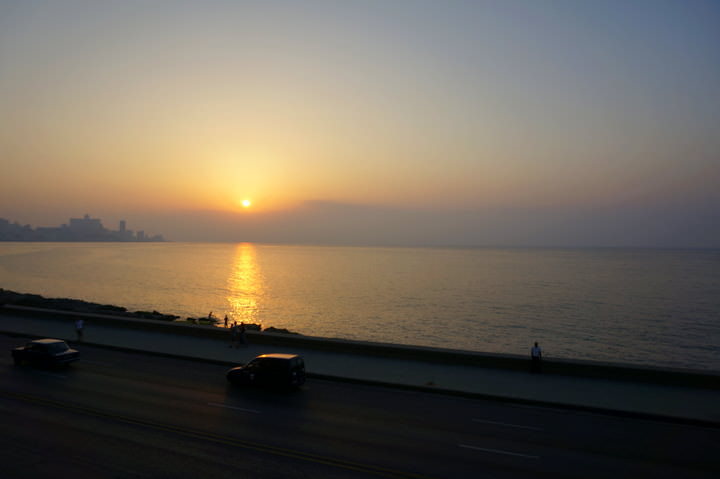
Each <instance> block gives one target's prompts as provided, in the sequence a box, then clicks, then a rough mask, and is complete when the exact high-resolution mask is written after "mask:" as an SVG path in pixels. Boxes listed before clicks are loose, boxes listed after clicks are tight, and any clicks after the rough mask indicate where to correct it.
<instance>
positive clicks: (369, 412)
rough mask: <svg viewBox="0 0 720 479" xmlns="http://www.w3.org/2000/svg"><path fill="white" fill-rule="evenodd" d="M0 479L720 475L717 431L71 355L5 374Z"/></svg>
mask: <svg viewBox="0 0 720 479" xmlns="http://www.w3.org/2000/svg"><path fill="white" fill-rule="evenodd" d="M22 343H23V339H22V338H14V337H8V336H0V348H4V350H5V351H7V353H6V354H3V355H2V359H0V417H2V421H0V460H1V461H2V463H1V464H2V466H1V467H0V476H1V477H3V478H9V479H10V478H25V477H27V478H53V479H58V478H104V477H108V478H110V477H112V478H185V477H187V478H198V477H206V478H211V477H212V478H223V477H228V478H230V477H232V478H235V479H236V478H244V477H248V478H336V477H339V478H359V477H390V478H485V477H487V478H493V477H500V478H505V477H523V478H526V477H533V478H537V477H552V478H563V477H583V478H593V477H603V478H605V477H613V478H619V477H632V478H638V477H652V478H654V479H655V478H664V477H673V478H678V477H682V478H693V477H707V478H710V477H713V478H714V477H720V429H717V428H710V427H699V426H690V425H682V424H673V423H665V422H660V421H648V420H639V419H631V418H621V417H613V416H605V415H598V414H590V413H583V412H578V411H571V410H561V409H548V408H540V407H528V406H519V405H511V404H504V403H501V402H493V401H481V400H473V399H464V398H457V397H450V396H443V395H438V394H430V393H421V392H410V391H404V390H400V389H391V388H379V387H374V386H367V385H358V384H349V383H337V382H330V381H321V380H314V379H309V380H308V382H307V383H306V385H305V386H304V387H303V388H301V389H300V390H298V391H295V392H291V393H278V392H271V391H262V390H253V389H243V388H239V387H233V386H231V385H229V384H227V383H226V381H225V377H224V374H225V371H226V370H227V368H226V367H224V366H219V365H214V364H208V363H202V362H192V361H183V360H178V359H170V358H163V357H156V356H152V355H143V354H137V353H126V352H121V351H114V350H106V349H101V348H93V347H80V348H79V349H80V350H81V354H82V359H81V360H80V361H79V362H77V363H75V364H73V365H72V366H70V367H67V368H61V369H36V368H32V367H28V366H23V367H16V366H14V365H13V364H12V360H11V357H10V352H9V351H10V349H11V348H12V347H13V346H16V345H19V344H22Z"/></svg>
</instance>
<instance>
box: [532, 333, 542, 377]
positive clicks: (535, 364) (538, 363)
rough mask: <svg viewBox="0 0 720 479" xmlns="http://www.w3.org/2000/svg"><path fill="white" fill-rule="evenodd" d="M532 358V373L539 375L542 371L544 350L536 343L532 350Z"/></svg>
mask: <svg viewBox="0 0 720 479" xmlns="http://www.w3.org/2000/svg"><path fill="white" fill-rule="evenodd" d="M530 357H531V358H532V372H534V373H539V372H541V370H542V349H541V348H540V346H538V343H537V341H535V346H533V347H532V349H531V350H530Z"/></svg>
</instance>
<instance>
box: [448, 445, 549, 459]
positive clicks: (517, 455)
mask: <svg viewBox="0 0 720 479" xmlns="http://www.w3.org/2000/svg"><path fill="white" fill-rule="evenodd" d="M458 446H459V447H462V448H463V449H472V450H474V451H482V452H491V453H493V454H504V455H506V456H515V457H522V458H524V459H540V456H532V455H530V454H520V453H519V452H510V451H501V450H500V449H487V448H484V447H477V446H469V445H467V444H458Z"/></svg>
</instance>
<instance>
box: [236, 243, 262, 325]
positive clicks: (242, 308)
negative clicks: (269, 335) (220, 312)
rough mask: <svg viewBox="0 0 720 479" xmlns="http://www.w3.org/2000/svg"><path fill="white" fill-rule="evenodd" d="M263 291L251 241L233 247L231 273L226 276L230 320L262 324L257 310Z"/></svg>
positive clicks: (254, 249)
mask: <svg viewBox="0 0 720 479" xmlns="http://www.w3.org/2000/svg"><path fill="white" fill-rule="evenodd" d="M263 292H264V281H263V277H262V273H261V272H260V267H259V266H258V262H257V249H256V248H255V245H253V244H252V243H240V244H238V245H237V247H236V248H235V258H234V263H233V268H232V273H231V274H230V277H229V278H228V297H227V300H228V303H230V313H229V314H228V316H229V318H230V321H237V322H238V323H241V322H243V323H255V324H262V321H261V320H260V319H259V311H260V300H261V299H262V296H263Z"/></svg>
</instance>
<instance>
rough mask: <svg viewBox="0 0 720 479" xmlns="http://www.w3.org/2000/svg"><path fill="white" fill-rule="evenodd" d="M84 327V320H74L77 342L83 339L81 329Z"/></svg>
mask: <svg viewBox="0 0 720 479" xmlns="http://www.w3.org/2000/svg"><path fill="white" fill-rule="evenodd" d="M84 328H85V321H84V320H83V319H82V318H80V319H78V320H76V321H75V333H76V334H77V340H78V343H81V342H82V340H83V329H84Z"/></svg>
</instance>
